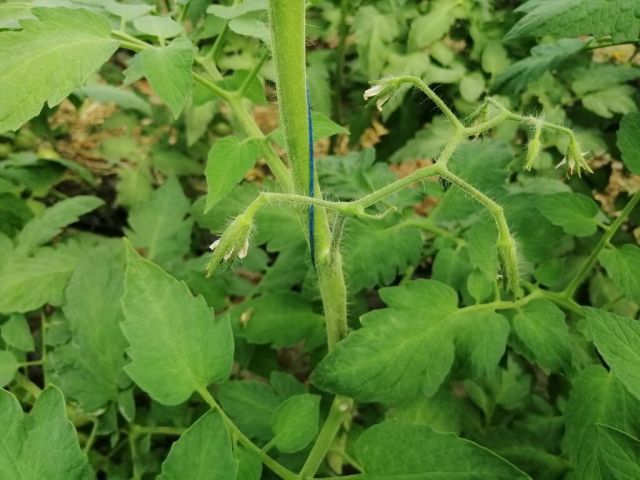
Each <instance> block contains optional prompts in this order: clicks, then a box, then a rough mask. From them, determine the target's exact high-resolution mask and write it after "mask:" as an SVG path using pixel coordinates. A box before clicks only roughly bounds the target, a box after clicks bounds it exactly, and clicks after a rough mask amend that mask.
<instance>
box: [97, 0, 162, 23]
mask: <svg viewBox="0 0 640 480" xmlns="http://www.w3.org/2000/svg"><path fill="white" fill-rule="evenodd" d="M104 8H105V9H106V10H107V11H108V12H109V13H113V14H114V15H116V16H118V17H120V18H122V20H124V21H125V22H128V21H130V20H133V19H134V18H138V17H141V16H143V15H146V14H147V13H149V12H150V11H151V10H153V6H151V5H145V4H127V3H118V2H116V1H115V0H109V1H107V2H104Z"/></svg>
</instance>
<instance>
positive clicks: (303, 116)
mask: <svg viewBox="0 0 640 480" xmlns="http://www.w3.org/2000/svg"><path fill="white" fill-rule="evenodd" d="M304 18H305V2H304V1H303V0H271V1H270V2H269V24H270V27H271V42H272V51H273V62H274V64H275V68H276V89H277V92H278V106H279V108H280V124H281V126H282V130H283V132H284V139H285V144H286V147H287V154H288V156H289V164H290V165H291V169H292V170H293V178H294V183H295V186H296V193H301V194H304V193H309V192H308V189H309V164H308V161H309V152H308V127H307V101H306V88H307V85H306V84H307V82H306V79H307V74H306V70H307V69H306V62H305V28H304Z"/></svg>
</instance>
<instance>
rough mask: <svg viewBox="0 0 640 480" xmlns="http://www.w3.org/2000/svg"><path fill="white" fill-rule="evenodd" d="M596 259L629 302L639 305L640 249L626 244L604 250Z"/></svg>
mask: <svg viewBox="0 0 640 480" xmlns="http://www.w3.org/2000/svg"><path fill="white" fill-rule="evenodd" d="M598 259H599V260H600V263H601V264H602V266H603V267H604V269H605V270H606V271H607V275H609V277H610V278H611V280H613V283H614V284H615V285H616V287H618V288H619V289H620V290H621V291H622V292H623V293H624V294H625V295H626V296H627V297H629V299H630V300H633V301H634V302H636V303H640V247H638V246H637V245H632V244H627V245H622V246H621V247H620V248H609V249H605V250H602V252H600V256H599V257H598Z"/></svg>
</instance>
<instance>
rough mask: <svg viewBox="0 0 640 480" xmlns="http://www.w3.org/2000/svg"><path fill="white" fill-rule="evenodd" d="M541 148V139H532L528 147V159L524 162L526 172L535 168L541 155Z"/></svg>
mask: <svg viewBox="0 0 640 480" xmlns="http://www.w3.org/2000/svg"><path fill="white" fill-rule="evenodd" d="M540 147H541V143H540V140H539V139H537V138H532V139H531V140H529V145H528V147H527V157H526V158H525V161H524V169H525V170H531V169H532V168H533V167H534V165H535V163H536V160H537V158H538V155H539V154H540Z"/></svg>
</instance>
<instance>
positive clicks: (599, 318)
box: [584, 308, 640, 399]
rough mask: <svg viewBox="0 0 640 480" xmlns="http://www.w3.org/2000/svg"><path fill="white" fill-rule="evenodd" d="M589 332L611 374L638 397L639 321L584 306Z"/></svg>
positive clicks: (639, 390)
mask: <svg viewBox="0 0 640 480" xmlns="http://www.w3.org/2000/svg"><path fill="white" fill-rule="evenodd" d="M584 311H585V315H586V317H587V325H588V327H589V333H590V334H591V336H592V337H593V342H594V343H595V344H596V347H597V348H598V352H600V355H602V357H603V358H604V360H605V362H607V364H608V365H609V368H611V371H612V372H613V374H614V375H615V376H616V377H617V378H618V379H619V380H620V381H621V382H622V383H623V384H624V386H625V387H627V389H628V390H629V391H630V392H631V393H632V394H633V395H635V396H636V397H637V398H638V399H640V322H639V321H637V320H633V319H631V318H627V317H622V316H620V315H616V314H615V313H609V312H606V311H604V310H598V309H596V308H585V309H584Z"/></svg>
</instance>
